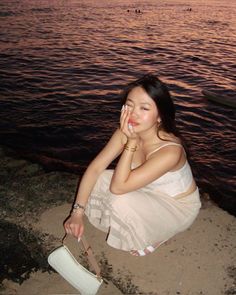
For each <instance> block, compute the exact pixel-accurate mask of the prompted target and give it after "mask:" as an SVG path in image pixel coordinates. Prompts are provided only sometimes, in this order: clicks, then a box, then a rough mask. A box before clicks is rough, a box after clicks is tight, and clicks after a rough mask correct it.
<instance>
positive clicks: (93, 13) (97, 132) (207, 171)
mask: <svg viewBox="0 0 236 295" xmlns="http://www.w3.org/2000/svg"><path fill="white" fill-rule="evenodd" d="M0 8H1V9H0V25H1V33H0V87H1V91H0V140H1V144H3V145H7V146H11V147H13V148H14V149H16V150H22V151H24V153H28V152H31V153H33V154H34V155H37V156H38V159H39V160H40V157H41V156H47V157H48V158H49V159H54V160H55V161H61V162H63V163H65V167H67V168H65V169H68V167H70V166H71V167H72V166H73V165H74V164H78V165H79V166H84V165H86V164H87V163H88V161H89V160H90V159H91V158H93V156H94V155H95V154H96V153H97V152H98V151H99V150H100V149H101V148H102V147H103V145H104V144H105V142H106V140H107V139H108V137H109V135H110V134H111V133H112V131H113V130H114V129H115V128H116V127H117V126H118V122H119V109H120V102H119V93H120V90H121V89H122V87H123V85H125V84H126V83H127V82H128V81H130V80H132V79H133V78H135V77H139V76H140V75H142V74H143V73H146V72H152V73H155V74H157V75H158V76H159V77H161V78H162V79H163V80H164V81H165V82H166V83H167V84H168V86H169V88H170V90H171V92H172V94H173V97H174V101H175V103H176V106H177V118H178V125H179V126H180V128H181V130H182V132H183V134H184V135H185V137H186V138H187V139H188V141H189V142H190V144H191V147H192V162H193V163H192V165H193V168H194V171H195V175H196V178H197V180H198V182H199V185H200V187H202V188H203V189H204V190H207V191H209V192H210V193H211V195H212V197H215V198H218V199H219V200H222V199H224V198H225V200H227V199H228V198H230V199H231V200H232V199H233V197H234V192H235V183H236V179H235V158H236V157H235V156H236V155H235V143H236V142H235V141H236V139H235V138H236V137H235V125H236V124H235V110H233V109H231V108H229V107H224V106H221V105H217V104H214V103H212V102H209V101H207V100H206V99H205V98H204V97H203V95H202V94H201V91H202V90H203V89H206V90H212V91H215V92H216V93H218V94H219V95H220V96H221V95H224V94H228V95H229V96H232V97H235V92H236V78H235V77H236V67H235V60H236V47H235V44H236V21H235V15H236V2H235V1H234V0H231V1H216V0H209V1H197V0H196V1H194V0H192V1H178V0H170V1H168V0H166V1H154V0H153V1H150V0H149V1H138V2H137V1H124V0H123V1H115V0H114V1H109V3H108V1H105V0H101V1H58V0H57V1H26V0H23V1H7V0H3V1H1V4H0ZM190 8H191V10H190ZM135 10H140V13H137V12H135ZM62 166H63V165H62ZM232 202H233V201H232ZM234 202H235V201H234ZM234 204H235V203H234Z"/></svg>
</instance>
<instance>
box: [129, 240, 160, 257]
mask: <svg viewBox="0 0 236 295" xmlns="http://www.w3.org/2000/svg"><path fill="white" fill-rule="evenodd" d="M160 244H161V243H156V244H155V245H153V246H152V245H150V246H147V247H146V248H145V249H144V250H131V251H130V254H131V255H133V256H145V255H147V254H150V253H152V252H154V251H155V250H156V248H157V247H158V246H159V245H160Z"/></svg>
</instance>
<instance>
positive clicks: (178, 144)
mask: <svg viewBox="0 0 236 295" xmlns="http://www.w3.org/2000/svg"><path fill="white" fill-rule="evenodd" d="M169 145H176V146H181V147H182V145H181V144H180V143H176V142H168V143H164V144H163V145H161V146H159V147H158V148H156V149H155V150H153V151H151V152H150V153H148V154H147V156H146V159H147V158H148V157H149V156H151V155H152V154H154V153H155V152H157V151H159V150H160V149H162V148H163V147H166V146H169Z"/></svg>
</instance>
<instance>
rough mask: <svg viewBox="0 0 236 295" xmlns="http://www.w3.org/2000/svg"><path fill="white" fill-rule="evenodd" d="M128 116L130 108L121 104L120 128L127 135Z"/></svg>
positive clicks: (128, 133)
mask: <svg viewBox="0 0 236 295" xmlns="http://www.w3.org/2000/svg"><path fill="white" fill-rule="evenodd" d="M129 118H130V110H129V107H128V106H127V105H126V106H123V107H122V109H121V116H120V129H121V130H122V131H123V132H124V133H125V134H126V135H127V136H130V130H129V128H128V122H129Z"/></svg>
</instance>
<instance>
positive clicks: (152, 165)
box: [110, 108, 182, 195]
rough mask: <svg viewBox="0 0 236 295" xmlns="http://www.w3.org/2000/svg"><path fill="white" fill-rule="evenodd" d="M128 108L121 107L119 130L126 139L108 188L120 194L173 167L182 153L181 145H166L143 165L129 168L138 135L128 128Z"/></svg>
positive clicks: (149, 180) (144, 184)
mask: <svg viewBox="0 0 236 295" xmlns="http://www.w3.org/2000/svg"><path fill="white" fill-rule="evenodd" d="M129 117H130V111H129V108H123V109H122V112H121V118H120V125H121V126H120V127H121V131H122V132H123V133H124V134H125V135H126V136H127V138H128V141H127V144H126V145H125V148H124V150H123V153H122V155H121V157H120V159H119V161H118V163H117V166H116V168H115V171H114V174H113V177H112V180H111V184H110V190H111V192H112V193H114V194H117V195H120V194H124V193H127V192H130V191H134V190H137V189H139V188H142V187H144V186H146V185H147V184H149V183H151V182H152V181H154V180H156V179H158V178H159V177H161V176H162V175H163V174H165V173H166V172H168V171H170V170H172V169H174V168H175V166H176V165H177V164H178V163H179V161H180V159H181V155H182V147H177V146H168V147H165V148H163V149H161V150H159V151H157V152H156V153H154V154H153V155H152V157H150V158H149V160H147V161H146V162H145V163H144V164H143V165H141V166H140V167H138V168H136V169H133V170H131V164H132V160H133V155H134V152H135V149H136V146H137V143H138V140H139V138H138V136H137V134H135V132H134V131H133V129H132V128H129V124H128V122H129Z"/></svg>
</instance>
